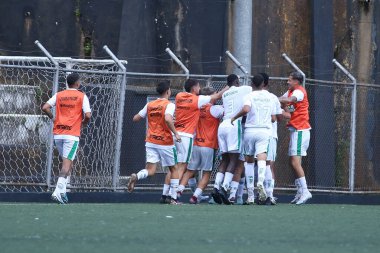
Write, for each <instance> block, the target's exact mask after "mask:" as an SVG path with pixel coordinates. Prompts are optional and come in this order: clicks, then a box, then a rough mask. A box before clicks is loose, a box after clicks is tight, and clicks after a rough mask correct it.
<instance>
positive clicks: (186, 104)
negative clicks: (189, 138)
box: [175, 92, 199, 134]
mask: <svg viewBox="0 0 380 253" xmlns="http://www.w3.org/2000/svg"><path fill="white" fill-rule="evenodd" d="M175 104H176V111H175V117H176V121H175V128H176V130H177V131H179V132H183V133H188V134H194V133H195V129H196V127H197V124H198V119H199V108H198V96H196V95H194V94H190V93H187V92H180V93H178V94H177V96H176V97H175Z"/></svg>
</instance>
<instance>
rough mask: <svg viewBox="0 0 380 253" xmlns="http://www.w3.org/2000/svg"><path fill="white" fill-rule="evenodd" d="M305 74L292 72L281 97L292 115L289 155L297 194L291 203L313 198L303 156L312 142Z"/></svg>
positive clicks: (299, 202)
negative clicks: (304, 83)
mask: <svg viewBox="0 0 380 253" xmlns="http://www.w3.org/2000/svg"><path fill="white" fill-rule="evenodd" d="M302 82H303V76H302V75H301V73H299V72H292V73H291V74H290V75H289V79H288V86H289V90H288V91H287V92H286V93H285V94H284V95H283V96H282V97H280V98H279V100H280V102H281V103H282V104H283V105H284V109H285V111H288V112H290V114H291V117H290V121H289V123H288V128H289V131H290V142H289V156H290V165H291V166H292V168H293V169H294V172H295V175H296V180H295V184H296V186H297V194H296V196H295V198H294V199H293V200H292V201H291V203H295V204H297V205H300V204H304V203H306V201H307V200H309V199H311V197H312V195H311V193H310V192H309V190H308V188H307V184H306V178H305V172H304V170H303V168H302V165H301V162H302V156H306V151H307V149H308V147H309V142H310V129H311V126H310V123H309V100H308V97H307V93H306V90H305V88H304V87H303V86H302V85H301V84H302Z"/></svg>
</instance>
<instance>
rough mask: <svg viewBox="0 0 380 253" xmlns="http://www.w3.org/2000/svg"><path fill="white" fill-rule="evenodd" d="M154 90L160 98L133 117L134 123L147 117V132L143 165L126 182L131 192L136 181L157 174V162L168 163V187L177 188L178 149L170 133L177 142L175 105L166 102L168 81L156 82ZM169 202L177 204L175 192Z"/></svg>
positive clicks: (168, 92) (168, 94)
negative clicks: (174, 119)
mask: <svg viewBox="0 0 380 253" xmlns="http://www.w3.org/2000/svg"><path fill="white" fill-rule="evenodd" d="M156 91H157V93H158V94H159V95H160V98H158V99H156V100H154V101H152V102H149V103H147V104H146V105H145V106H144V108H143V109H142V110H141V111H140V112H139V113H137V114H136V115H135V116H134V117H133V121H134V122H137V121H140V120H142V119H143V118H146V117H148V131H147V135H146V139H145V142H146V144H145V149H146V167H145V169H142V170H140V171H139V172H138V173H137V174H135V173H133V174H131V176H130V179H129V182H128V192H132V191H133V189H134V187H135V183H136V182H137V181H138V180H141V179H144V178H147V177H148V176H153V175H154V174H155V173H156V169H157V163H158V162H160V161H161V165H162V166H168V167H169V170H170V172H171V174H170V175H171V178H170V187H172V188H173V189H177V187H178V183H179V178H178V171H177V168H176V164H177V151H176V148H175V146H174V141H173V135H172V134H174V137H175V139H176V142H181V137H180V136H179V134H178V132H177V131H176V129H175V127H174V122H173V116H174V111H175V105H174V104H173V103H171V102H170V101H169V97H170V95H171V90H170V84H169V82H161V83H159V84H157V87H156ZM170 204H177V193H176V192H174V194H171V196H170Z"/></svg>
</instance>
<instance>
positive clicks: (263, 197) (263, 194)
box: [257, 184, 267, 202]
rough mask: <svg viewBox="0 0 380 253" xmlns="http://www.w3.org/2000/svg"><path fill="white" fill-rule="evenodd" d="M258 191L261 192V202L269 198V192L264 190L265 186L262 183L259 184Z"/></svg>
mask: <svg viewBox="0 0 380 253" xmlns="http://www.w3.org/2000/svg"><path fill="white" fill-rule="evenodd" d="M257 192H258V194H259V201H260V202H265V200H266V199H267V194H266V192H265V190H264V186H263V185H262V184H257Z"/></svg>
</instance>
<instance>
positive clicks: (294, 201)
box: [290, 191, 301, 204]
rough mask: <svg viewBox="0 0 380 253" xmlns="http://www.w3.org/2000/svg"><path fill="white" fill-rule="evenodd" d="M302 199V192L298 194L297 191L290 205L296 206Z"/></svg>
mask: <svg viewBox="0 0 380 253" xmlns="http://www.w3.org/2000/svg"><path fill="white" fill-rule="evenodd" d="M300 197H301V192H298V191H297V194H296V196H294V199H293V200H292V201H290V204H295V203H297V201H298V200H299V199H300Z"/></svg>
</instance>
